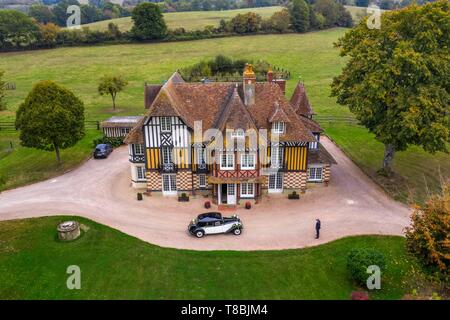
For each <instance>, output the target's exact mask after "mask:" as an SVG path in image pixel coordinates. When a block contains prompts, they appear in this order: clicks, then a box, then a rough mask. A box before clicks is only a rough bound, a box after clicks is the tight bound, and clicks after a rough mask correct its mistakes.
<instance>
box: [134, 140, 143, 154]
mask: <svg viewBox="0 0 450 320" xmlns="http://www.w3.org/2000/svg"><path fill="white" fill-rule="evenodd" d="M133 151H134V155H136V156H143V155H144V145H143V144H141V143H136V144H133Z"/></svg>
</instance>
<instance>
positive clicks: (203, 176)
mask: <svg viewBox="0 0 450 320" xmlns="http://www.w3.org/2000/svg"><path fill="white" fill-rule="evenodd" d="M198 185H199V187H200V188H206V174H199V175H198Z"/></svg>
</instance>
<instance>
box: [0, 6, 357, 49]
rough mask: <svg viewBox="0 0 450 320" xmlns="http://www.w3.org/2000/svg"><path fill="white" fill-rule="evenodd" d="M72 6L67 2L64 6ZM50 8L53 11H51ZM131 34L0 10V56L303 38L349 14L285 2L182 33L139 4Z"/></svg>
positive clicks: (347, 20) (345, 21)
mask: <svg viewBox="0 0 450 320" xmlns="http://www.w3.org/2000/svg"><path fill="white" fill-rule="evenodd" d="M64 1H72V0H64ZM55 8H56V7H55ZM132 20H133V28H132V29H131V30H130V31H126V32H122V31H121V30H119V28H118V26H117V25H116V24H114V23H112V22H111V23H109V25H108V29H107V30H106V31H94V30H90V29H89V28H86V27H85V28H82V29H78V30H77V29H67V28H65V29H62V28H60V27H59V26H58V25H57V24H56V23H54V22H51V21H47V22H46V23H44V22H38V21H37V20H36V19H33V18H30V17H29V16H27V15H25V14H23V13H21V12H18V11H13V10H0V50H1V51H14V50H30V49H39V48H53V47H58V46H77V45H93V44H101V43H128V42H142V41H182V40H195V39H205V38H214V37H226V36H233V35H243V34H267V33H290V32H307V31H311V30H320V29H324V28H331V27H336V26H341V27H350V26H352V24H353V22H352V18H351V15H350V13H349V12H348V11H347V10H346V9H345V8H344V6H343V5H342V4H340V3H338V2H336V1H335V0H315V3H314V4H309V3H307V2H305V1H304V0H291V2H290V3H289V5H288V7H287V8H286V9H283V10H281V11H278V12H275V13H274V14H273V15H272V16H271V17H270V18H268V19H263V18H262V17H261V16H260V15H258V14H256V13H254V12H248V13H245V14H238V15H236V16H235V17H234V18H232V19H231V20H229V21H225V20H221V21H220V23H219V26H217V27H213V26H207V27H205V28H204V29H202V30H194V31H186V30H185V29H184V28H177V29H174V30H170V29H167V26H166V24H165V21H164V17H163V15H162V12H161V9H160V7H159V6H158V5H156V4H152V3H142V4H139V5H138V6H136V7H135V8H134V9H133V11H132Z"/></svg>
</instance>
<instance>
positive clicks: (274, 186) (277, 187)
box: [269, 172, 283, 193]
mask: <svg viewBox="0 0 450 320" xmlns="http://www.w3.org/2000/svg"><path fill="white" fill-rule="evenodd" d="M282 191H283V173H282V172H277V173H272V174H270V175H269V192H271V193H275V192H282Z"/></svg>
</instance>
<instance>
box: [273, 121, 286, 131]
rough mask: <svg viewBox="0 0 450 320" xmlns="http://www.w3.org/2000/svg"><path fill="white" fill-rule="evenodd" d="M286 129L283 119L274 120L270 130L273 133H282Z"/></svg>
mask: <svg viewBox="0 0 450 320" xmlns="http://www.w3.org/2000/svg"><path fill="white" fill-rule="evenodd" d="M285 129H286V124H285V123H284V122H283V121H276V122H274V123H272V132H273V133H278V134H281V133H284V131H285Z"/></svg>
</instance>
